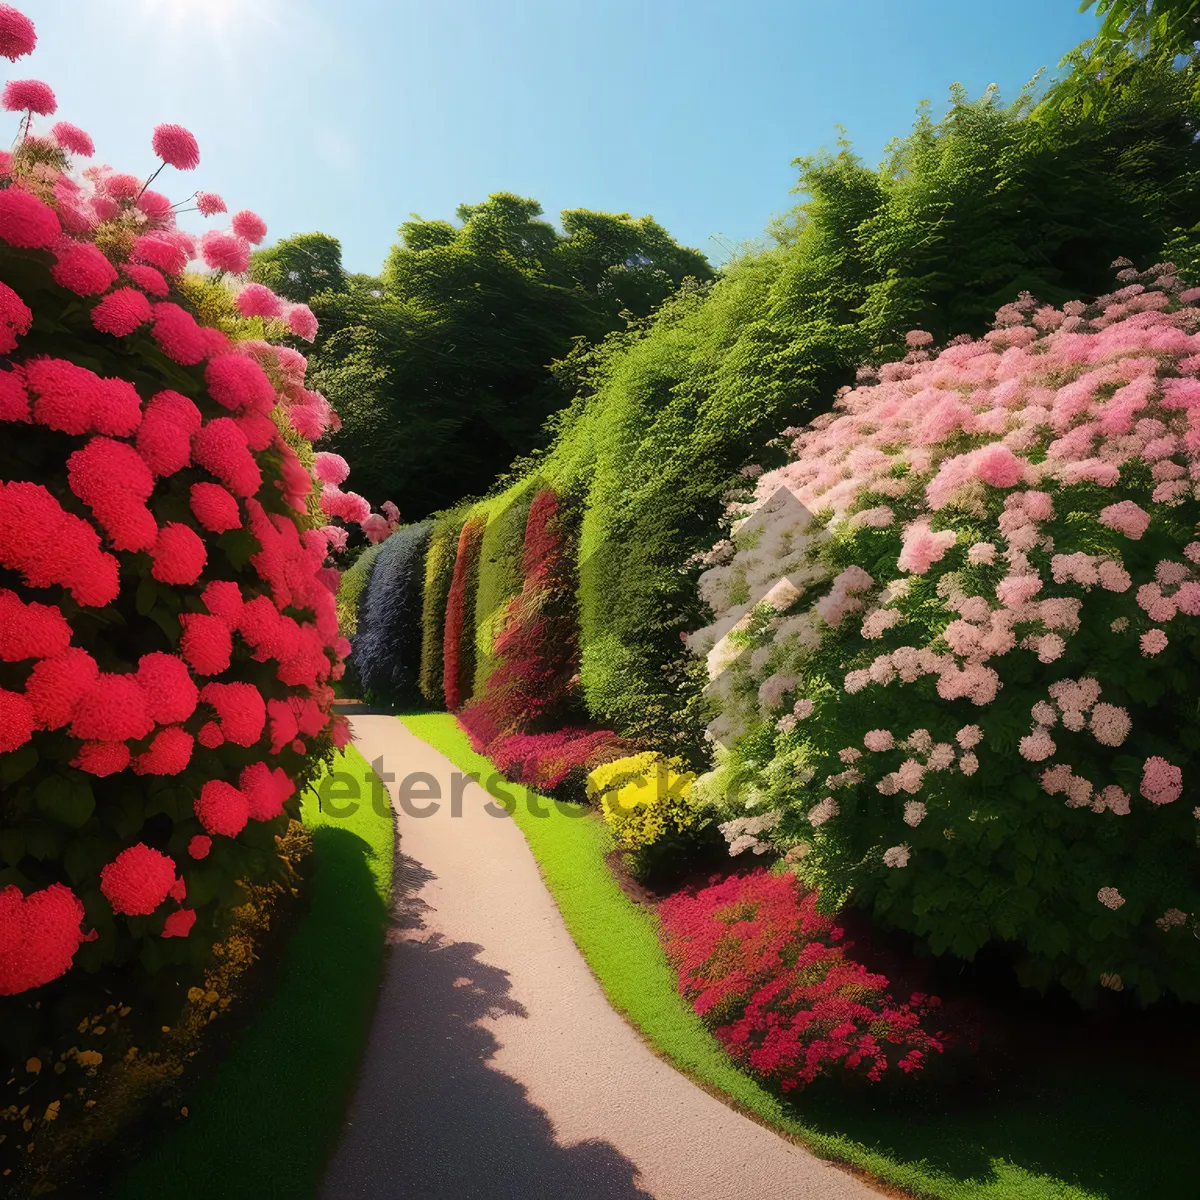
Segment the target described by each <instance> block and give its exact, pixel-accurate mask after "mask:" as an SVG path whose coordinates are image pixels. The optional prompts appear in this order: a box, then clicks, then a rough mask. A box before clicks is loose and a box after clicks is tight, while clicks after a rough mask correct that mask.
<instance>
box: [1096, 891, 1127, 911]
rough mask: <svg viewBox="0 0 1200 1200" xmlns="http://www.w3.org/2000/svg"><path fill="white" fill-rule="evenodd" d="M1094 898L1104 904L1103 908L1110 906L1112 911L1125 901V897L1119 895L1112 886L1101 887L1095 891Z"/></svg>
mask: <svg viewBox="0 0 1200 1200" xmlns="http://www.w3.org/2000/svg"><path fill="white" fill-rule="evenodd" d="M1096 899H1097V900H1099V901H1100V903H1101V904H1103V905H1104V907H1105V908H1111V909H1113V910H1114V911H1115V910H1116V909H1118V908H1120V907H1121V905H1122V904H1124V903H1125V897H1124V896H1122V895H1121V893H1120V892H1118V891H1117V889H1116V888H1114V887H1102V888H1101V889H1100V890H1099V891H1098V892H1097V893H1096Z"/></svg>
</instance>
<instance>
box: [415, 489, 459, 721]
mask: <svg viewBox="0 0 1200 1200" xmlns="http://www.w3.org/2000/svg"><path fill="white" fill-rule="evenodd" d="M465 520H466V516H465V513H463V512H453V513H443V514H441V515H440V516H439V517H438V518H437V519H436V520H435V521H434V523H433V528H432V529H431V530H430V533H429V547H428V549H427V550H426V552H425V584H424V586H423V588H422V589H421V673H420V677H419V679H418V684H419V687H420V689H421V695H422V696H424V697H425V700H426V701H427V702H428V703H429V704H432V705H434V706H435V707H436V708H441V707H442V706H443V705H444V703H445V700H444V697H443V696H442V655H443V653H444V646H443V639H444V631H445V628H446V602H447V600H448V599H449V597H450V581H451V579H452V578H453V577H454V559H455V557H456V555H457V553H458V535H459V534H460V533H461V532H462V527H463V523H464V521H465Z"/></svg>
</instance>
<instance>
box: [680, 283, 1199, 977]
mask: <svg viewBox="0 0 1200 1200" xmlns="http://www.w3.org/2000/svg"><path fill="white" fill-rule="evenodd" d="M1117 265H1118V266H1120V267H1122V268H1123V269H1122V270H1121V272H1120V276H1119V278H1121V280H1122V282H1123V283H1124V284H1125V286H1123V287H1122V288H1121V289H1120V290H1119V291H1117V292H1115V293H1113V294H1112V295H1110V296H1106V297H1103V298H1101V299H1100V300H1099V301H1097V302H1096V303H1095V304H1094V305H1090V306H1085V305H1084V304H1083V303H1082V302H1072V303H1069V304H1067V305H1065V306H1064V308H1063V309H1062V310H1059V309H1054V308H1049V307H1039V306H1038V305H1037V303H1036V302H1035V301H1034V300H1033V299H1032V298H1030V297H1028V296H1022V297H1021V298H1020V299H1019V300H1018V301H1017V302H1016V303H1014V304H1012V305H1009V306H1007V307H1006V308H1004V309H1002V310H1001V311H1000V313H998V314H997V321H996V326H995V328H994V330H993V331H992V332H991V333H989V334H987V335H986V337H984V338H983V339H981V340H972V339H969V338H959V339H956V340H955V341H954V342H952V343H951V344H950V345H949V346H947V347H946V348H945V349H944V350H942V351H941V352H940V353H937V354H935V353H933V352H932V351H931V350H929V349H926V347H927V346H928V344H929V342H930V341H931V338H930V337H929V335H928V334H924V333H922V332H921V331H914V332H913V333H912V334H910V335H909V345H910V347H911V350H910V353H909V354H908V356H907V358H906V359H905V360H904V361H903V362H897V363H890V364H888V365H886V366H884V367H883V368H882V369H881V370H880V371H879V372H878V373H877V377H875V373H872V372H864V373H863V375H862V376H860V385H859V386H858V387H856V388H855V389H854V390H848V391H847V392H846V393H845V394H843V395H841V396H840V397H839V399H838V402H837V405H836V407H835V409H834V411H833V412H831V413H829V414H827V415H825V416H823V417H821V418H818V419H817V420H816V421H814V422H812V423H811V424H810V425H809V426H807V427H805V428H804V429H803V430H789V431H787V432H788V435H789V436H790V437H792V438H793V441H792V449H793V454H794V460H793V461H791V462H789V463H788V464H787V465H786V466H784V467H781V468H779V469H777V470H774V471H770V472H768V473H766V474H763V475H761V476H760V477H759V478H758V479H757V482H756V484H755V496H754V499H753V501H752V502H748V503H740V504H736V505H734V511H733V516H734V517H735V524H734V531H733V533H732V535H731V537H730V538H729V539H728V540H727V541H725V542H723V543H721V544H719V545H718V546H717V547H715V548H714V550H713V552H712V553H711V555H710V556H709V563H710V564H711V565H710V566H709V569H708V570H707V571H706V572H705V573H704V574H703V575H702V576H701V583H700V586H701V589H702V592H703V596H704V598H705V600H706V601H707V602H708V604H709V605H710V607H711V609H712V611H713V614H714V618H715V619H714V622H713V624H711V625H710V626H708V627H707V628H706V629H702V630H699V631H698V632H697V633H695V634H693V635H692V636H691V638H690V639H689V640H690V645H691V646H692V648H693V649H694V650H695V651H697V652H698V653H701V654H704V655H706V656H707V658H708V664H709V670H710V674H711V676H712V677H713V680H714V684H713V690H714V692H715V694H716V696H717V697H718V706H719V714H718V717H717V719H716V721H715V722H714V724H713V726H712V727H711V733H712V736H713V737H714V739H715V741H716V742H717V743H718V745H717V765H716V769H715V770H714V771H713V772H712V773H710V774H709V775H707V776H704V777H702V778H701V779H700V780H699V781H697V785H696V794H697V795H698V796H700V797H702V798H704V799H707V800H708V801H709V802H711V803H713V804H715V805H717V806H718V808H720V809H721V810H722V814H723V816H724V818H725V820H726V825H727V829H728V832H729V835H730V836H729V838H728V840H729V841H730V843H731V851H735V852H747V851H749V852H752V853H753V852H762V851H764V850H765V849H766V847H767V846H769V847H770V848H771V849H773V850H776V851H778V852H780V853H783V854H784V855H785V856H786V858H787V860H788V861H789V862H792V863H794V864H795V869H796V870H797V871H798V872H799V873H800V874H801V876H802V877H803V878H804V880H805V881H806V882H808V883H809V884H811V885H813V886H816V887H818V888H820V890H821V893H822V897H823V904H824V905H825V906H827V907H832V906H837V905H841V904H844V903H846V902H847V901H849V900H852V901H853V902H854V903H855V904H858V905H861V906H864V907H865V908H867V909H869V910H871V911H872V912H873V913H874V914H875V916H876V917H877V918H878V919H880V920H882V921H884V922H886V923H890V924H892V925H895V926H899V927H902V928H904V929H907V930H909V931H911V932H914V933H916V934H918V935H920V936H922V937H924V938H926V939H927V940H928V942H929V944H930V945H931V947H932V948H933V949H934V951H935V952H937V953H947V952H948V953H952V954H955V955H959V956H962V957H964V958H970V957H972V956H973V955H974V954H975V953H976V952H977V951H978V950H979V949H981V948H982V947H983V946H984V945H985V944H988V943H991V942H996V941H1002V942H1006V943H1011V944H1012V946H1013V947H1014V948H1015V949H1016V950H1017V952H1018V958H1019V968H1020V970H1021V973H1022V976H1023V978H1024V979H1025V980H1026V981H1027V982H1029V983H1033V984H1037V985H1039V986H1044V985H1045V984H1047V983H1050V982H1052V981H1059V982H1061V983H1063V984H1065V985H1066V986H1067V987H1069V988H1070V989H1071V990H1072V991H1073V992H1074V993H1075V994H1077V995H1080V996H1083V995H1086V994H1087V993H1088V992H1090V991H1092V990H1094V989H1095V988H1097V987H1099V986H1102V985H1103V986H1108V987H1113V988H1117V989H1121V988H1129V989H1135V990H1136V992H1137V993H1138V995H1139V996H1140V997H1141V998H1143V999H1147V1000H1149V999H1152V998H1154V997H1155V996H1157V995H1159V994H1161V993H1162V992H1164V991H1170V992H1173V993H1175V994H1177V995H1179V996H1182V997H1185V998H1189V999H1196V998H1197V997H1200V939H1198V938H1197V937H1195V936H1192V932H1194V931H1195V929H1196V926H1195V921H1194V917H1193V915H1192V914H1194V913H1196V912H1197V910H1198V909H1200V855H1198V853H1197V816H1198V815H1200V809H1198V808H1197V807H1196V805H1197V803H1198V802H1200V795H1198V794H1197V793H1198V791H1200V789H1197V786H1196V782H1195V781H1196V779H1197V776H1198V772H1200V728H1198V727H1197V722H1196V716H1197V702H1198V700H1200V671H1198V670H1197V667H1198V665H1200V664H1198V662H1197V659H1198V657H1200V622H1197V620H1196V618H1197V616H1200V566H1198V565H1197V564H1198V563H1200V533H1198V532H1197V521H1198V520H1200V334H1198V332H1197V331H1198V330H1200V308H1197V307H1196V302H1197V300H1198V299H1200V289H1192V290H1190V291H1181V290H1180V285H1179V283H1178V281H1177V280H1176V279H1175V278H1174V275H1173V268H1172V267H1171V266H1170V264H1165V265H1160V266H1158V267H1155V268H1152V269H1151V271H1149V272H1146V273H1138V272H1137V271H1135V270H1133V269H1132V267H1131V266H1130V265H1129V264H1128V263H1126V262H1120V263H1118V264H1117ZM743 818H753V820H751V821H749V822H747V821H746V820H743ZM751 828H753V830H754V832H752V833H751V832H750V830H751Z"/></svg>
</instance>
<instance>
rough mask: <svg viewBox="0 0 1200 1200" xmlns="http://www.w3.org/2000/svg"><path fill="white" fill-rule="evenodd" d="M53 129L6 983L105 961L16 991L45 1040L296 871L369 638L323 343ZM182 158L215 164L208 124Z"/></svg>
mask: <svg viewBox="0 0 1200 1200" xmlns="http://www.w3.org/2000/svg"><path fill="white" fill-rule="evenodd" d="M29 125H30V122H29V121H28V120H27V121H25V122H23V127H22V133H21V140H20V141H19V143H18V145H17V147H16V148H15V150H14V151H13V152H12V154H11V156H7V155H6V158H5V168H4V173H3V175H2V176H0V354H3V355H4V356H5V361H4V364H3V368H2V369H0V425H2V430H0V432H2V433H3V435H4V436H3V437H2V438H0V995H5V996H8V995H14V996H15V995H16V994H17V993H22V992H26V991H28V990H29V989H30V988H37V987H42V986H45V985H47V984H51V983H52V981H54V980H56V979H57V978H58V977H59V976H61V975H64V974H65V973H67V972H68V968H69V967H70V966H71V965H72V964H75V965H76V966H79V967H82V968H84V969H85V970H84V971H72V972H70V973H69V974H68V977H67V979H66V980H64V981H63V983H62V985H61V988H62V989H63V992H62V993H60V992H58V991H56V992H54V993H53V994H51V995H47V996H46V997H44V998H43V997H41V996H37V997H29V996H20V997H19V998H18V999H17V1000H16V1001H14V1002H13V1003H14V1005H15V1006H19V1007H20V1009H21V1012H20V1019H19V1020H16V1019H12V1018H13V1017H14V1016H15V1015H16V1013H15V1008H14V1009H13V1010H8V1009H6V1008H5V1007H4V1006H3V1005H0V1029H4V1030H5V1031H6V1032H7V1031H10V1030H20V1031H23V1032H21V1034H20V1036H21V1038H22V1039H26V1038H27V1039H30V1040H31V1049H32V1047H36V1046H37V1045H38V1044H40V1041H45V1040H46V1039H45V1038H42V1039H40V1041H39V1022H40V1023H41V1024H42V1025H45V1024H46V1023H48V1022H51V1021H53V1020H54V1019H55V1013H58V1012H61V1007H60V1006H59V1000H60V999H62V998H63V995H64V994H65V993H66V991H67V990H68V989H71V988H72V987H74V988H76V990H77V991H78V989H79V987H84V986H87V984H86V981H87V980H88V979H90V978H91V974H90V973H91V972H95V971H101V970H104V969H105V968H108V967H110V966H111V967H113V968H119V969H120V970H121V971H122V972H127V971H128V965H129V964H131V963H133V962H138V963H140V964H141V965H142V966H143V967H144V968H146V969H147V970H149V971H151V972H153V971H155V970H156V969H157V968H159V967H161V966H166V965H171V964H180V963H184V962H187V961H189V960H200V959H202V958H204V957H205V956H206V955H207V954H208V952H209V949H210V947H211V945H212V942H213V940H214V939H215V937H217V936H218V935H219V934H220V932H221V931H222V929H223V927H224V925H225V922H226V918H227V913H228V910H229V909H230V908H231V907H232V906H234V905H236V904H237V903H239V901H240V897H241V891H240V888H239V881H242V880H245V881H248V882H254V881H258V880H260V879H262V878H264V877H265V876H267V875H268V874H270V873H271V872H273V871H276V870H277V869H278V866H279V856H278V847H277V844H276V837H277V835H279V834H280V833H282V832H283V830H284V828H285V826H286V822H287V820H288V817H289V816H292V815H295V812H296V800H295V799H294V797H295V794H296V791H297V786H298V785H302V784H303V783H304V782H305V781H306V779H307V778H308V777H309V775H310V774H311V772H312V771H313V770H314V769H315V766H316V760H317V759H319V758H320V756H322V755H324V754H326V753H328V751H329V750H330V748H331V746H332V745H333V743H334V741H335V739H336V740H341V739H343V738H344V736H345V726H344V722H343V723H341V724H338V723H336V722H335V721H334V720H333V719H332V716H331V707H332V701H333V688H332V686H331V684H332V682H333V681H335V680H336V679H338V678H340V676H341V672H342V669H343V667H342V660H343V659H344V657H345V651H346V645H345V643H344V642H343V641H342V640H341V639H340V638H339V636H338V628H337V616H336V611H335V602H334V595H333V592H332V591H331V586H330V585H331V579H332V581H333V582H336V576H337V572H336V569H335V568H334V567H333V566H332V564H331V557H330V555H331V546H332V547H333V548H336V545H337V537H336V535H337V534H338V533H339V532H340V533H341V534H342V535H343V536H344V533H345V531H344V530H338V529H336V528H334V527H330V529H331V530H332V532H330V531H329V530H327V529H325V528H323V527H325V526H326V525H327V522H326V518H325V517H324V515H322V514H320V513H319V512H318V510H317V506H316V502H315V499H314V491H315V489H314V481H313V478H312V476H311V475H310V473H309V472H310V468H311V464H312V462H313V451H312V447H311V446H310V445H309V444H308V442H307V441H306V440H305V439H304V438H302V437H301V436H300V435H299V433H298V432H297V428H298V426H297V423H296V422H295V421H293V420H292V419H291V410H292V409H293V408H295V407H303V408H304V410H305V414H306V416H305V417H304V418H302V419H301V422H300V423H301V424H303V425H304V426H305V428H306V429H307V430H308V431H309V432H310V434H311V435H312V436H313V437H320V436H321V435H322V434H323V433H324V432H325V431H326V430H327V429H328V428H330V427H331V426H332V425H333V424H334V422H335V420H336V418H335V416H334V414H333V412H332V410H331V409H330V407H329V405H328V404H327V402H326V401H325V400H324V399H323V398H322V397H320V396H318V395H317V394H316V393H314V392H311V391H309V390H307V389H306V388H305V387H304V369H305V360H304V358H303V356H301V355H299V354H298V353H297V352H296V351H294V350H292V349H290V348H288V347H280V348H277V347H275V346H272V345H271V344H269V343H268V342H267V341H265V340H263V337H262V335H263V328H264V327H263V325H262V324H261V323H260V321H259V319H258V318H256V319H255V322H254V323H253V324H251V323H248V322H246V321H245V320H243V319H242V318H240V317H238V316H237V315H236V312H235V310H234V305H233V301H232V298H231V297H229V296H228V293H227V290H226V289H225V287H224V286H223V285H222V286H220V287H218V286H216V284H214V283H209V282H205V281H203V280H199V279H197V278H195V277H192V276H184V275H183V272H184V270H185V268H186V267H187V264H188V263H189V262H190V261H191V260H193V259H194V258H195V256H196V251H197V247H196V245H195V243H194V241H193V239H192V238H191V237H190V236H189V235H187V234H186V233H184V232H183V231H182V230H180V229H178V228H176V227H175V216H174V210H173V209H172V207H171V204H170V201H169V199H167V198H166V197H165V196H163V195H161V194H160V193H157V192H150V191H147V190H145V189H144V188H143V185H142V181H141V179H140V178H137V177H134V176H132V175H120V174H117V173H115V172H113V171H112V170H111V168H108V167H96V168H89V169H88V171H87V172H86V174H76V173H75V172H74V171H73V169H72V165H71V162H70V159H69V157H68V154H69V153H71V152H76V153H81V152H83V151H82V150H81V149H79V148H81V147H87V146H90V140H89V139H88V138H87V136H86V134H84V133H83V132H82V131H79V130H74V129H73V128H72V127H67V133H66V135H65V136H64V137H61V138H59V140H58V141H57V143H55V144H52V143H50V142H48V141H47V140H46V139H44V138H39V137H36V136H32V137H31V136H29ZM157 149H158V151H159V153H160V154H161V155H162V156H163V157H164V158H166V159H168V160H169V161H170V162H172V163H173V164H174V165H175V166H177V167H180V168H183V167H186V168H187V169H190V168H191V167H193V166H195V165H196V158H197V156H198V150H197V149H196V146H195V140H194V139H193V138H191V135H190V134H188V133H187V131H186V130H179V129H177V128H174V129H168V130H165V131H164V130H163V129H160V130H159V133H158V137H157ZM213 211H217V210H215V209H214V210H213ZM242 224H243V226H245V227H246V228H251V227H253V231H254V232H255V233H258V232H260V230H259V226H260V225H261V223H254V222H248V220H247V218H243V219H242ZM229 236H233V235H229ZM211 297H217V298H218V299H217V302H216V304H215V307H214V306H211V305H209V303H208V299H209V298H211ZM221 297H224V299H223V300H221V299H220V298H221ZM201 300H203V303H201V302H200V301H201ZM221 304H223V305H224V307H223V308H222V307H221ZM198 318H200V319H198ZM204 321H207V322H210V324H205V323H202V322H204ZM214 321H215V322H219V323H220V324H221V328H220V329H218V328H214V327H212V325H211V322H214ZM285 328H286V327H285V326H284V324H283V323H282V322H280V323H279V324H278V325H276V326H274V327H272V328H271V329H269V330H268V332H270V333H272V334H275V333H278V334H280V335H281V336H286V333H285ZM243 618H244V620H243ZM281 734H282V735H283V736H280V735H281ZM185 897H186V898H187V907H186V908H184V907H181V905H182V903H183V901H184V898H185ZM164 939H165V940H164ZM43 1000H44V1002H43ZM35 1011H36V1012H38V1013H39V1014H40V1015H39V1016H37V1017H32V1016H31V1014H33V1013H34V1012H35ZM42 1032H48V1031H46V1030H44V1029H43V1030H42ZM15 1036H16V1034H14V1035H13V1037H15ZM8 1044H9V1048H11V1046H12V1044H13V1043H12V1039H11V1038H10V1039H9V1043H8Z"/></svg>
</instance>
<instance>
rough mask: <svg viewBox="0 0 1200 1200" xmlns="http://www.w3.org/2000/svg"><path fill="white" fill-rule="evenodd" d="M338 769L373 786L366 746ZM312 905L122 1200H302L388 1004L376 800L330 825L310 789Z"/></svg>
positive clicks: (384, 854) (383, 835) (386, 873)
mask: <svg viewBox="0 0 1200 1200" xmlns="http://www.w3.org/2000/svg"><path fill="white" fill-rule="evenodd" d="M338 759H339V761H338V762H337V764H336V769H337V770H339V771H346V772H349V773H351V774H353V775H356V776H357V777H358V778H359V779H360V780H361V781H363V786H364V787H365V786H368V785H367V784H366V781H367V780H368V779H370V778H371V776H372V772H371V769H370V767H368V766H367V763H366V761H365V760H364V759H363V757H362V755H360V754H359V753H358V751H357V750H354V749H353V748H347V750H346V751H345V753H344V754H342V755H339V756H338ZM303 818H304V823H305V824H306V825H307V826H308V827H309V828H310V829H311V830H312V831H313V841H314V852H315V855H316V871H315V874H314V876H313V879H312V895H311V905H310V907H309V909H308V911H307V912H306V913H305V914H304V916H303V918H302V919H301V921H300V924H299V925H298V927H297V928H296V930H295V933H294V934H293V935H292V937H291V939H290V941H289V942H288V945H287V948H286V950H285V951H284V957H283V961H282V963H281V964H280V973H279V976H278V979H277V981H276V985H275V987H274V990H273V992H271V993H270V995H269V997H268V998H267V999H266V1000H265V1001H264V1002H263V1004H262V1007H261V1008H260V1009H259V1010H258V1011H257V1012H256V1013H255V1014H254V1016H253V1018H252V1019H251V1022H250V1024H249V1025H248V1026H247V1027H246V1028H245V1029H244V1030H243V1031H242V1032H241V1033H240V1034H239V1035H238V1037H237V1038H236V1039H235V1040H234V1043H233V1045H232V1046H231V1048H230V1050H229V1052H228V1054H227V1055H226V1056H225V1057H224V1058H223V1059H222V1061H221V1063H220V1065H219V1066H218V1067H217V1068H216V1070H215V1071H214V1073H213V1074H212V1076H211V1077H209V1078H208V1079H206V1080H205V1082H204V1083H203V1085H202V1086H201V1087H200V1088H199V1089H198V1090H197V1092H196V1093H195V1094H194V1095H191V1096H189V1098H188V1106H189V1112H190V1115H189V1116H188V1117H187V1118H186V1119H181V1120H180V1121H179V1123H178V1124H177V1125H176V1126H175V1127H174V1128H173V1129H172V1130H171V1132H170V1133H169V1134H168V1135H167V1136H166V1137H164V1138H163V1139H162V1141H161V1142H159V1143H158V1144H157V1145H156V1146H154V1147H153V1148H152V1149H151V1150H150V1152H149V1153H147V1154H145V1155H144V1156H143V1157H142V1158H141V1159H140V1160H139V1161H138V1162H137V1164H136V1165H135V1166H133V1167H132V1168H131V1169H130V1170H128V1171H127V1172H126V1173H125V1174H124V1175H123V1177H122V1178H121V1179H120V1180H119V1181H118V1184H117V1186H116V1188H115V1190H114V1193H113V1195H114V1196H115V1197H116V1198H117V1200H160V1198H161V1197H164V1196H169V1197H171V1198H172V1200H190V1198H192V1197H195V1200H240V1198H242V1197H245V1198H246V1200H251V1198H254V1200H269V1198H275V1197H278V1198H280V1200H284V1198H286V1200H302V1198H303V1197H311V1196H314V1195H316V1191H317V1185H318V1183H319V1181H320V1177H321V1173H322V1171H323V1170H324V1167H325V1163H326V1162H327V1160H328V1158H329V1156H330V1154H331V1153H332V1152H333V1148H334V1146H335V1145H336V1143H337V1140H338V1135H339V1134H340V1132H341V1128H342V1119H343V1115H344V1113H345V1109H346V1105H347V1103H348V1102H349V1099H350V1094H351V1089H352V1087H353V1084H354V1081H355V1078H356V1076H357V1073H358V1067H359V1062H360V1059H361V1057H362V1053H363V1049H364V1047H365V1045H366V1039H367V1030H368V1027H369V1023H370V1020H371V1015H372V1013H373V1011H374V1007H375V1000H376V996H377V994H378V988H379V977H380V970H381V963H382V956H383V946H384V931H385V927H386V922H387V914H388V909H389V898H390V895H391V886H392V849H393V837H394V834H393V824H392V819H391V813H390V812H389V813H388V814H386V815H385V816H379V815H378V814H376V813H375V812H374V810H373V808H372V806H371V805H369V804H364V805H360V806H359V807H358V809H357V811H356V812H355V813H354V815H353V816H351V817H348V818H344V819H339V820H332V819H330V818H329V817H327V816H325V815H323V814H322V813H321V812H320V811H319V806H318V802H317V797H316V796H315V795H314V794H313V793H312V792H309V793H307V794H306V795H305V797H304V802H303Z"/></svg>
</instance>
